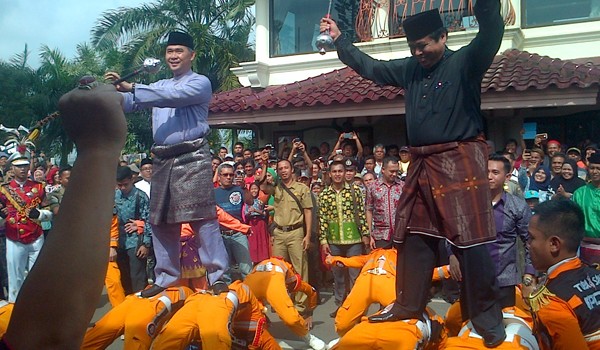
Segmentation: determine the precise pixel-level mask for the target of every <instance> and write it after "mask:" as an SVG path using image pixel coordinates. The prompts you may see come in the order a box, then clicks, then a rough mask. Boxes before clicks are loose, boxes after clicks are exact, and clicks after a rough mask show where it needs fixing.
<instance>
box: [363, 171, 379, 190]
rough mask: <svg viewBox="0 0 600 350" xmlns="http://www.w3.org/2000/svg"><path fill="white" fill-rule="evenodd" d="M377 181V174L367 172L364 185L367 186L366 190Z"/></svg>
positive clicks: (364, 176)
mask: <svg viewBox="0 0 600 350" xmlns="http://www.w3.org/2000/svg"><path fill="white" fill-rule="evenodd" d="M375 180H377V175H375V173H374V172H372V171H367V172H366V173H365V174H364V175H363V183H364V184H365V188H368V187H369V185H371V184H372V183H373V182H375Z"/></svg>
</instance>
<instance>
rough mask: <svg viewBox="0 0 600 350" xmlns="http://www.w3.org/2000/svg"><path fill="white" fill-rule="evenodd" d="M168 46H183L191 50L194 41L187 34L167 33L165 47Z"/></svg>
mask: <svg viewBox="0 0 600 350" xmlns="http://www.w3.org/2000/svg"><path fill="white" fill-rule="evenodd" d="M169 45H183V46H187V47H189V48H190V49H191V50H193V49H194V39H192V37H191V36H190V35H189V34H187V33H182V32H171V33H169V40H167V46H169Z"/></svg>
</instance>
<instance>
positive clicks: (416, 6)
mask: <svg viewBox="0 0 600 350" xmlns="http://www.w3.org/2000/svg"><path fill="white" fill-rule="evenodd" d="M391 2H392V3H391V10H390V22H389V23H390V26H389V30H390V37H403V36H404V31H403V30H402V21H403V20H404V19H405V18H406V17H408V16H412V15H415V14H417V13H420V12H423V11H428V10H430V9H435V8H439V9H441V11H440V12H441V16H442V20H443V21H444V24H445V26H446V28H447V29H448V31H449V32H455V31H461V30H465V29H469V28H476V27H477V26H478V24H477V21H476V20H475V16H474V15H473V13H472V11H469V8H470V6H471V8H472V3H471V2H470V1H464V0H448V1H445V0H425V1H423V0H391Z"/></svg>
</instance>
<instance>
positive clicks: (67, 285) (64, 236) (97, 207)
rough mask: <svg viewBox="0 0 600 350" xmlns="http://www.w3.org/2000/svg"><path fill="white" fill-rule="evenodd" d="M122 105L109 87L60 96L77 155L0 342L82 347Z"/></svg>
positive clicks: (97, 288) (99, 264)
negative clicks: (66, 187)
mask: <svg viewBox="0 0 600 350" xmlns="http://www.w3.org/2000/svg"><path fill="white" fill-rule="evenodd" d="M121 103H122V97H121V96H120V95H119V94H118V93H117V92H116V91H115V88H114V87H112V86H109V85H102V86H98V87H96V88H94V89H75V90H73V91H71V92H69V93H67V94H66V95H64V96H63V97H62V98H61V100H60V102H59V107H60V111H61V116H62V123H63V126H64V128H65V130H66V131H67V134H68V135H69V137H70V138H71V139H72V140H73V141H74V142H75V145H76V146H77V152H78V156H77V160H76V161H75V164H74V167H73V171H72V175H71V178H70V186H69V190H67V192H66V193H65V196H64V198H63V201H62V203H61V215H59V216H57V217H56V221H55V222H54V227H53V230H52V231H53V232H52V235H50V236H49V237H48V240H47V241H46V243H45V246H44V249H43V250H42V251H41V252H40V255H39V257H38V260H37V263H36V264H35V265H34V266H33V268H32V270H31V272H30V273H29V275H28V277H27V280H26V281H25V283H24V284H23V287H22V289H21V292H20V295H19V297H18V299H17V302H16V305H15V308H14V312H13V315H12V319H11V322H10V325H9V327H8V331H7V333H6V335H5V336H4V338H3V341H2V343H1V344H0V348H6V349H79V346H80V345H81V341H82V339H83V335H84V334H85V330H86V328H87V326H88V324H89V321H90V319H91V318H92V315H93V313H94V310H95V308H96V305H97V302H98V298H99V297H100V294H101V292H102V284H103V280H104V274H105V273H106V264H107V263H108V254H107V250H106V249H104V248H102V249H100V248H97V247H108V240H109V237H108V235H107V234H106V232H108V231H109V229H110V223H111V215H112V206H113V201H114V188H115V173H116V164H117V162H118V160H119V154H120V152H121V149H122V148H123V146H124V144H125V135H126V131H127V125H126V122H125V117H124V115H123V111H122V107H121ZM90 172H92V173H93V174H94V176H93V177H90V176H88V174H89V173H90ZM71 188H72V189H75V191H71V190H70V189H71ZM82 188H85V189H86V190H85V191H81V190H80V189H82ZM90 248H91V249H90ZM74 262H77V263H74ZM74 286H76V288H71V287H74ZM40 330H43V331H40Z"/></svg>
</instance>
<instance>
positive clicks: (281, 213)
mask: <svg viewBox="0 0 600 350" xmlns="http://www.w3.org/2000/svg"><path fill="white" fill-rule="evenodd" d="M292 173H293V168H292V164H291V163H290V162H289V161H288V160H280V161H279V162H278V163H277V175H278V176H279V178H280V179H281V181H280V182H279V183H278V184H277V185H276V186H275V189H274V198H275V203H274V207H275V216H274V218H273V220H274V223H275V229H274V230H273V256H281V257H283V259H284V260H287V261H289V262H291V263H292V266H294V269H295V270H296V271H298V273H300V276H301V277H302V279H303V280H305V281H308V265H307V255H306V251H307V250H308V247H309V244H310V230H305V228H306V227H308V228H310V227H311V225H312V206H313V204H312V199H311V196H310V190H309V189H308V187H307V186H306V185H304V184H301V183H299V182H296V181H295V180H294V178H293V177H292ZM286 188H287V190H289V191H290V192H291V193H293V194H294V196H295V197H296V199H297V200H296V199H294V198H293V196H292V195H290V194H289V193H288V191H287V190H286ZM298 204H300V206H301V207H300V206H299V205H298ZM295 299H296V308H297V309H298V311H299V312H302V311H304V309H305V306H304V304H305V301H306V296H305V295H304V294H297V295H296V298H295Z"/></svg>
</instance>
